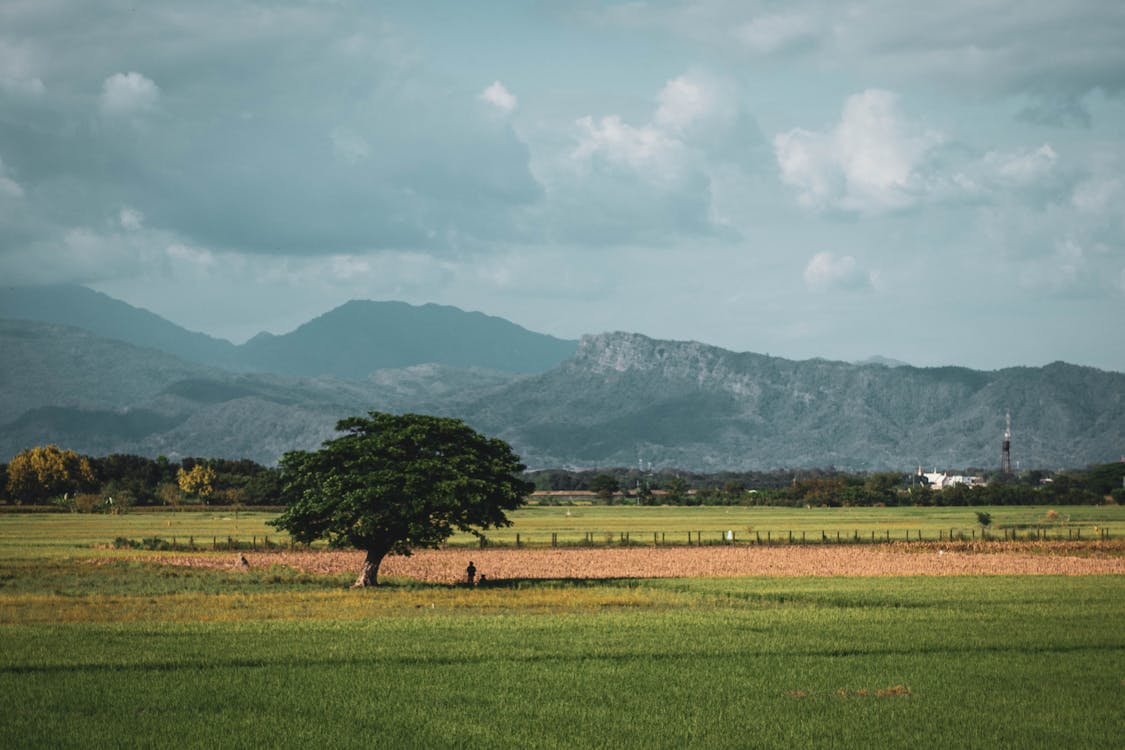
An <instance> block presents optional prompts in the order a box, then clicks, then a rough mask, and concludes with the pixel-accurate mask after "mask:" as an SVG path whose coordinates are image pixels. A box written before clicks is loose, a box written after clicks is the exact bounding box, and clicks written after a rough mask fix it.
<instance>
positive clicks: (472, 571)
mask: <svg viewBox="0 0 1125 750" xmlns="http://www.w3.org/2000/svg"><path fill="white" fill-rule="evenodd" d="M465 576H466V577H467V578H468V579H469V585H470V586H472V585H473V580H474V579H475V578H476V577H477V566H475V565H473V561H472V560H469V567H467V568H465Z"/></svg>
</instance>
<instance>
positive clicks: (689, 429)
mask: <svg viewBox="0 0 1125 750" xmlns="http://www.w3.org/2000/svg"><path fill="white" fill-rule="evenodd" d="M1007 411H1010V412H1011V414H1012V419H1013V432H1014V436H1013V441H1012V445H1013V447H1012V454H1013V459H1014V460H1017V461H1019V462H1020V463H1021V464H1022V465H1023V466H1025V467H1030V466H1040V467H1052V468H1054V467H1060V466H1081V465H1085V464H1087V463H1090V462H1095V461H1110V460H1114V459H1116V457H1117V456H1119V455H1120V453H1121V450H1122V446H1125V375H1122V374H1120V373H1110V372H1103V371H1100V370H1096V369H1093V368H1088V367H1076V366H1074V365H1068V364H1064V363H1061V362H1059V363H1055V364H1051V365H1048V366H1047V367H1043V368H1029V367H1024V368H1010V369H1005V370H999V371H996V372H980V371H975V370H969V369H966V368H958V367H941V368H915V367H910V366H901V367H896V368H888V367H881V366H877V367H872V366H857V365H852V364H848V363H844V362H829V361H825V360H818V359H814V360H808V361H800V362H798V361H792V360H786V359H780V358H777V357H769V356H764V355H761V354H753V353H735V352H729V351H726V350H723V349H718V348H715V347H710V346H706V345H703V344H699V343H695V342H670V341H657V340H653V339H649V338H646V337H644V336H640V335H636V334H625V333H616V334H605V335H601V336H590V337H585V338H583V340H582V342H581V344H580V345H579V349H578V352H577V353H576V355H575V356H574V357H573V358H572V359H570V360H568V361H567V362H565V363H564V364H563V365H562V366H560V367H558V368H556V369H554V370H551V371H549V372H547V373H543V374H541V375H538V376H535V377H531V378H525V379H521V380H518V381H515V382H513V383H512V384H510V385H508V386H506V387H504V388H502V389H499V390H497V391H494V392H491V393H489V394H487V396H485V397H483V398H481V399H478V400H477V401H476V402H474V403H472V404H470V405H468V406H467V407H466V408H463V409H462V410H460V412H459V413H460V415H461V416H463V417H464V418H466V419H467V420H469V421H470V423H472V424H474V425H476V426H477V427H478V428H480V429H483V430H486V431H488V432H492V433H495V434H498V435H500V436H501V437H503V438H504V439H506V440H508V441H509V442H511V443H512V445H513V446H514V447H515V448H516V450H517V451H518V452H520V454H521V455H522V456H523V457H524V460H525V462H527V463H528V464H529V465H532V466H560V465H578V466H586V467H590V466H610V465H619V466H632V465H635V464H636V463H637V461H638V460H644V461H645V462H650V461H651V462H652V463H653V464H654V465H656V466H658V467H681V468H690V469H704V470H720V469H767V468H782V467H814V466H820V467H825V466H829V465H834V466H837V467H841V468H848V469H878V468H898V469H908V468H912V467H914V466H916V465H918V464H919V463H921V464H923V465H925V466H937V467H951V468H952V467H967V466H978V467H992V466H998V465H999V462H1000V447H1001V439H1002V434H1003V428H1004V414H1005V412H1007Z"/></svg>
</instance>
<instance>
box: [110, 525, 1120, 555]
mask: <svg viewBox="0 0 1125 750" xmlns="http://www.w3.org/2000/svg"><path fill="white" fill-rule="evenodd" d="M1113 538H1114V535H1113V533H1112V532H1111V530H1110V529H1109V528H1105V527H1097V526H1095V527H1093V528H1082V527H1080V526H1071V527H1065V528H1064V527H1050V526H1032V527H1015V528H999V529H996V530H995V531H989V530H988V529H980V530H978V529H958V528H950V529H938V530H937V531H936V532H935V531H929V532H928V533H927V532H926V531H925V530H923V529H894V530H892V529H881V530H873V529H869V530H862V531H861V530H860V529H853V530H851V531H850V532H845V531H842V530H839V529H833V530H831V531H829V530H824V529H821V530H818V531H809V530H808V529H801V530H784V531H774V530H767V531H743V532H737V531H735V530H733V529H726V530H719V531H716V530H699V531H583V532H571V533H565V532H563V533H560V532H543V533H533V534H527V533H523V532H519V533H516V534H514V535H512V534H507V535H504V536H501V537H495V536H494V537H488V536H481V537H479V538H477V539H472V540H452V541H450V542H447V543H446V546H447V547H469V546H474V547H480V548H481V549H487V548H505V547H506V548H512V547H517V548H523V547H529V548H548V547H683V546H689V547H705V546H721V545H741V546H775V545H824V544H889V543H891V542H894V543H923V542H930V543H932V542H950V543H956V542H976V541H985V542H1065V541H1077V542H1090V541H1102V542H1104V541H1109V540H1110V539H1113ZM113 546H114V547H115V548H117V549H147V550H177V551H196V552H206V551H234V550H238V551H270V550H285V549H297V548H300V549H307V548H308V545H298V544H296V543H294V542H293V541H292V540H291V539H289V538H288V537H283V538H279V539H271V538H270V537H268V536H250V537H236V536H211V537H196V536H188V537H175V536H173V537H145V538H143V539H140V540H135V539H128V538H126V537H117V539H115V540H114V542H113ZM316 546H320V545H316Z"/></svg>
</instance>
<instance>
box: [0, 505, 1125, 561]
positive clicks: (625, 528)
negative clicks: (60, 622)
mask: <svg viewBox="0 0 1125 750" xmlns="http://www.w3.org/2000/svg"><path fill="white" fill-rule="evenodd" d="M977 510H982V511H986V512H988V513H991V514H992V517H993V522H992V533H1001V530H1002V529H1004V528H1015V527H1019V528H1026V527H1035V526H1042V527H1044V528H1047V529H1049V530H1050V533H1051V534H1052V535H1062V536H1065V535H1066V534H1067V533H1068V531H1079V530H1081V533H1082V534H1083V536H1084V537H1087V538H1092V537H1093V536H1094V535H1095V533H1096V532H1095V529H1108V530H1109V532H1110V533H1111V534H1114V535H1116V536H1121V535H1125V506H1119V505H1100V506H1077V507H1061V508H1058V509H1054V510H1055V511H1056V513H1058V518H1055V519H1052V518H1050V517H1049V513H1050V511H1051V510H1052V509H1051V508H1046V507H1029V506H1008V507H986V508H963V507H962V508H933V507H931V508H916V507H902V508H771V507H765V508H747V507H715V506H712V507H707V506H704V507H673V506H656V507H637V506H620V505H618V506H575V507H565V506H557V507H556V506H543V507H526V508H522V509H520V510H517V511H515V512H513V513H511V514H510V518H511V519H512V521H513V524H512V526H510V527H508V528H504V529H495V530H492V531H489V532H488V538H489V540H490V541H493V542H495V543H497V544H508V545H510V544H514V543H515V541H516V535H517V534H519V535H520V539H521V542H523V543H525V544H540V545H543V544H549V543H550V541H551V535H552V534H556V535H557V540H558V542H559V543H560V544H562V543H577V542H580V541H582V540H583V539H584V538H585V535H586V534H587V533H590V534H593V535H594V540H595V541H596V542H597V543H605V542H606V541H607V535H612V536H613V538H614V539H617V538H618V535H620V534H621V533H622V532H628V533H630V534H632V535H633V537H632V538H634V539H635V540H636V541H644V540H648V541H651V539H652V534H653V532H658V533H662V534H664V535H665V536H664V537H662V538H663V539H664V540H665V541H666V542H667V543H686V537H687V532H689V531H690V532H692V533H693V534H694V533H696V532H704V535H705V539H708V540H717V539H719V538H720V536H721V535H722V534H723V533H724V532H726V531H728V530H729V531H733V532H735V536H736V539H738V540H747V541H748V540H750V539H752V538H756V536H757V535H760V536H761V537H762V538H763V539H764V538H766V535H767V534H769V535H771V538H773V539H775V540H777V539H781V538H783V535H785V534H787V532H789V531H793V532H794V533H795V534H796V535H797V536H798V537H799V536H800V534H801V532H805V534H806V537H807V538H808V539H809V540H810V541H811V540H813V539H817V538H819V537H820V534H821V532H824V533H826V534H828V535H829V536H833V535H834V534H836V533H837V532H839V533H841V534H842V535H843V537H845V538H846V537H847V536H849V535H851V534H854V533H855V532H859V534H860V536H861V538H869V535H870V533H871V532H872V531H875V532H876V533H877V534H878V535H879V536H882V535H883V534H884V533H886V532H890V534H891V536H892V538H896V539H902V538H904V535H905V534H906V532H910V534H911V535H912V538H915V536H916V535H917V533H918V532H919V531H920V532H922V534H924V535H925V537H926V538H933V539H936V538H937V536H938V534H939V533H941V532H944V533H947V534H948V533H949V531H950V530H956V531H957V532H962V533H965V534H969V533H971V532H972V531H973V530H976V531H977V532H978V533H979V529H980V527H979V526H978V525H977V520H976V511H977ZM275 516H276V514H275V513H263V512H261V511H242V512H240V513H237V514H236V513H234V512H233V511H232V510H230V509H216V510H214V511H204V512H185V513H175V512H161V513H128V514H125V515H119V516H112V515H78V514H68V513H36V514H30V513H29V514H10V513H4V514H0V560H3V559H4V558H6V557H11V556H20V555H22V554H24V552H23V551H24V550H27V549H28V548H33V549H35V551H36V554H41V555H49V554H55V555H64V556H65V555H71V554H74V551H75V550H76V549H79V548H89V547H91V546H93V545H99V544H100V545H106V544H110V543H112V542H113V540H114V539H116V538H117V537H126V538H129V539H134V540H141V539H144V538H149V537H159V538H162V539H167V540H171V539H173V538H175V539H176V540H177V543H186V542H187V541H188V540H189V539H191V540H193V541H194V542H195V543H196V544H197V545H199V546H201V547H205V546H207V545H210V544H211V543H212V541H214V540H216V539H217V540H218V541H220V542H222V541H223V540H225V539H226V538H227V537H228V536H231V537H234V538H236V539H242V540H244V541H246V542H250V541H251V540H252V539H255V538H256V539H257V540H259V541H262V540H264V539H265V538H266V537H267V536H268V537H269V538H270V540H271V541H274V542H286V541H287V537H286V536H285V535H284V534H281V533H279V532H278V531H277V529H274V528H273V527H271V526H268V525H267V524H266V522H267V521H268V520H270V519H272V518H274V517H275ZM784 538H787V537H784ZM475 543H476V539H475V538H474V537H472V536H470V535H468V534H461V535H457V536H454V537H453V538H452V539H451V540H450V544H451V545H460V544H475Z"/></svg>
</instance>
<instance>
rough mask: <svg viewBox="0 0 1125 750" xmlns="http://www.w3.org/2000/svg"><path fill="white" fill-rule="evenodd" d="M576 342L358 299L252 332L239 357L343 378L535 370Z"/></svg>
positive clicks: (482, 319)
mask: <svg viewBox="0 0 1125 750" xmlns="http://www.w3.org/2000/svg"><path fill="white" fill-rule="evenodd" d="M577 346H578V344H577V342H575V341H564V340H562V339H557V338H555V337H553V336H546V335H544V334H539V333H533V332H531V331H529V330H527V329H526V328H521V327H520V326H518V325H516V324H515V323H511V322H509V321H507V320H504V319H503V318H496V317H492V316H489V315H484V314H482V313H477V312H465V311H464V310H460V309H458V308H456V307H448V306H445V305H421V306H415V305H408V304H406V303H404V302H370V301H358V300H355V301H352V302H348V303H347V304H345V305H342V306H340V307H337V308H336V309H335V310H332V311H331V312H327V313H325V314H324V315H321V316H320V317H318V318H316V319H314V320H311V321H309V322H308V323H305V324H304V325H302V326H300V327H299V328H297V329H296V330H295V331H292V332H291V333H287V334H285V335H283V336H273V335H270V334H259V335H258V336H255V337H254V338H252V339H250V341H247V342H246V343H245V344H244V345H243V346H242V347H241V348H240V352H239V362H240V364H241V366H242V367H244V368H246V369H250V370H255V371H260V372H275V373H280V374H285V375H308V376H312V375H323V374H331V375H336V376H338V377H344V378H362V377H366V376H367V375H369V374H370V373H372V372H374V371H376V370H383V369H387V368H401V367H409V366H411V365H418V364H430V363H432V364H438V365H445V366H447V367H455V368H471V367H478V368H483V369H488V370H499V371H502V372H514V373H533V372H543V371H545V370H549V369H551V368H552V367H555V366H556V365H558V364H559V363H560V362H562V361H563V360H565V359H566V358H567V357H569V356H571V355H572V354H574V352H575V350H576V349H577Z"/></svg>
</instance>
